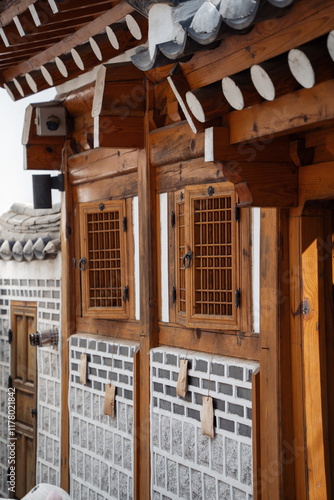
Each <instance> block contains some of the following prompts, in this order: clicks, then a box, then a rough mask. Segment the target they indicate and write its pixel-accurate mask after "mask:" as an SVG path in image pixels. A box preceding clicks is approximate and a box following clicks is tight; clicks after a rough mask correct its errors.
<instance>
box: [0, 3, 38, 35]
mask: <svg viewBox="0 0 334 500" xmlns="http://www.w3.org/2000/svg"><path fill="white" fill-rule="evenodd" d="M36 2H37V0H21V1H18V0H17V1H15V2H13V3H12V5H10V6H9V7H7V8H6V9H5V10H4V11H3V12H1V13H0V28H2V27H3V26H6V25H7V24H8V23H10V22H11V21H12V20H13V18H14V17H15V16H19V15H21V14H23V13H24V12H25V11H26V10H27V9H29V6H30V5H33V4H34V3H36Z"/></svg>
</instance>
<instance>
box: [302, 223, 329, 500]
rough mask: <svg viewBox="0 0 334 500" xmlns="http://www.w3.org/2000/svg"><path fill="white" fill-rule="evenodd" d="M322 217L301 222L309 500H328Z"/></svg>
mask: <svg viewBox="0 0 334 500" xmlns="http://www.w3.org/2000/svg"><path fill="white" fill-rule="evenodd" d="M324 236H325V235H324V233H323V217H321V216H318V217H316V216H310V217H303V219H302V260H301V263H302V280H303V347H304V349H303V355H304V359H303V361H304V377H305V420H306V442H307V469H308V487H309V498H310V499H316V498H321V499H322V498H323V499H327V498H331V493H330V475H329V474H327V473H328V470H327V467H328V463H329V449H328V429H327V414H326V408H327V405H326V401H327V383H326V325H325V305H324V273H323V270H324V259H323V257H324V255H323V245H321V242H322V241H324Z"/></svg>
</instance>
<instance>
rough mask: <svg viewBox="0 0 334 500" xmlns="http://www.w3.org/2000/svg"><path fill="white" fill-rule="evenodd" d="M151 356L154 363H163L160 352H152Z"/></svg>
mask: <svg viewBox="0 0 334 500" xmlns="http://www.w3.org/2000/svg"><path fill="white" fill-rule="evenodd" d="M152 356H153V361H154V362H155V363H163V361H164V357H163V354H162V352H153V354H152Z"/></svg>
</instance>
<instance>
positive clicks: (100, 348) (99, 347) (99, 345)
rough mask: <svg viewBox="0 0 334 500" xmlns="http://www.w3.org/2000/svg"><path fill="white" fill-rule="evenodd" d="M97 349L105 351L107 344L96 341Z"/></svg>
mask: <svg viewBox="0 0 334 500" xmlns="http://www.w3.org/2000/svg"><path fill="white" fill-rule="evenodd" d="M97 350H98V351H99V352H107V344H106V343H105V342H98V343H97Z"/></svg>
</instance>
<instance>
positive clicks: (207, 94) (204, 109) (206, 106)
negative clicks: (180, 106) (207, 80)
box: [186, 81, 231, 123]
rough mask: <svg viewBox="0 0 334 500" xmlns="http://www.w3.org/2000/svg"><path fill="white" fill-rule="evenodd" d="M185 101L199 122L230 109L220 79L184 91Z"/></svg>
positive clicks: (208, 119) (206, 120)
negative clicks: (205, 85) (204, 85)
mask: <svg viewBox="0 0 334 500" xmlns="http://www.w3.org/2000/svg"><path fill="white" fill-rule="evenodd" d="M186 101H187V104H188V107H189V109H190V111H191V113H192V114H193V115H194V117H195V118H196V119H197V120H198V121H199V122H201V123H204V122H208V121H210V120H212V119H213V118H216V117H217V116H220V115H222V114H225V113H227V112H229V111H230V110H231V106H230V105H229V104H228V102H227V101H226V98H225V97H224V95H223V89H222V83H221V81H218V82H216V83H213V84H211V85H208V86H207V87H202V88H200V89H194V90H189V91H188V92H187V93H186Z"/></svg>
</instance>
